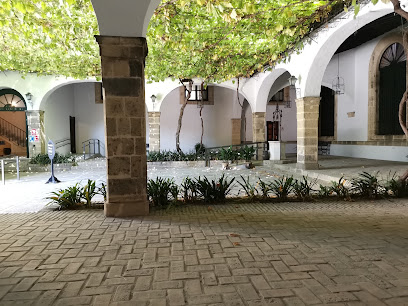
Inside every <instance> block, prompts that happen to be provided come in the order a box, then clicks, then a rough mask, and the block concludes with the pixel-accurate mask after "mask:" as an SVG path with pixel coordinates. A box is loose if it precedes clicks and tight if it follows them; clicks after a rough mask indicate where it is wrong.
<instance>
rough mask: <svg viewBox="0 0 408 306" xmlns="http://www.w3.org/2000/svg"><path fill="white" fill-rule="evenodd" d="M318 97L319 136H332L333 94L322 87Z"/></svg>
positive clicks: (330, 90)
mask: <svg viewBox="0 0 408 306" xmlns="http://www.w3.org/2000/svg"><path fill="white" fill-rule="evenodd" d="M320 97H321V100H320V106H319V118H320V133H319V136H334V119H335V118H334V92H333V90H332V89H330V88H327V87H324V86H322V88H321V91H320Z"/></svg>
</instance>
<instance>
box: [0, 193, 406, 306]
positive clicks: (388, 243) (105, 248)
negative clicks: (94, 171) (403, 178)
mask: <svg viewBox="0 0 408 306" xmlns="http://www.w3.org/2000/svg"><path fill="white" fill-rule="evenodd" d="M407 205H408V204H407V201H406V200H393V201H389V200H381V201H375V202H319V203H280V204H268V203H264V204H239V205H211V206H207V205H204V206H203V205H202V206H186V207H183V208H180V209H175V210H169V211H156V212H152V213H151V214H150V215H149V216H145V217H138V218H132V219H117V218H106V217H104V215H103V211H102V210H88V211H60V212H57V211H41V212H38V213H25V214H2V215H0V230H1V233H2V236H1V238H0V283H1V284H0V304H1V305H82V304H85V305H91V304H93V305H138V306H139V305H327V304H330V305H398V306H400V305H408V250H407V245H408V244H407V239H408V234H407V233H408V224H407V222H406V219H407V216H408V209H407V208H408V207H407Z"/></svg>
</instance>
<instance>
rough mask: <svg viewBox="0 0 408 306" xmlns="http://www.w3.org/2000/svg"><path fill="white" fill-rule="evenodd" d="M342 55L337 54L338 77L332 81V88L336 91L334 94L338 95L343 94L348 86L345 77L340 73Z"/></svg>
mask: <svg viewBox="0 0 408 306" xmlns="http://www.w3.org/2000/svg"><path fill="white" fill-rule="evenodd" d="M339 57H340V55H339V54H337V77H335V78H334V80H333V81H332V89H333V91H334V94H336V95H343V94H344V92H345V89H346V86H345V85H344V79H343V78H342V77H341V76H339V74H340V59H339Z"/></svg>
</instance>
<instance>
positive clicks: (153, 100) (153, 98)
mask: <svg viewBox="0 0 408 306" xmlns="http://www.w3.org/2000/svg"><path fill="white" fill-rule="evenodd" d="M156 98H157V97H156V96H155V95H151V96H150V99H152V103H153V110H154V103H155V102H156Z"/></svg>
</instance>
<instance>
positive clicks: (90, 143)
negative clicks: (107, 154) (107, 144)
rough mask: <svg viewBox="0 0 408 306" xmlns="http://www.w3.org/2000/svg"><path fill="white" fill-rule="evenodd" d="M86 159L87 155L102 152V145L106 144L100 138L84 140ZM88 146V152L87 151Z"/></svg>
mask: <svg viewBox="0 0 408 306" xmlns="http://www.w3.org/2000/svg"><path fill="white" fill-rule="evenodd" d="M82 147H83V151H82V152H83V154H84V159H86V155H87V154H88V155H94V154H101V147H104V144H103V142H102V141H100V140H99V139H88V140H85V141H83V142H82ZM86 148H88V153H86V151H87V150H86Z"/></svg>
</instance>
